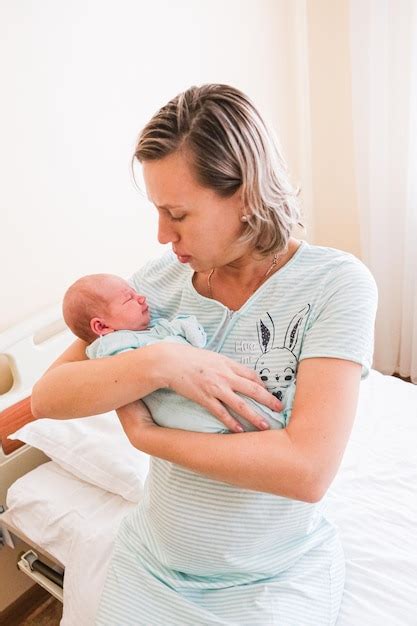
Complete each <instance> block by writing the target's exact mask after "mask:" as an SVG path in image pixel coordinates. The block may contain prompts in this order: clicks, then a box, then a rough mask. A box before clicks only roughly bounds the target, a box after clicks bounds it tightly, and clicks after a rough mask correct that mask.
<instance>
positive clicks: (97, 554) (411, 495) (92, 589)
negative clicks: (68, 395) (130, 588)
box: [8, 370, 417, 626]
mask: <svg viewBox="0 0 417 626" xmlns="http://www.w3.org/2000/svg"><path fill="white" fill-rule="evenodd" d="M35 501H36V502H38V505H40V503H41V502H42V503H43V504H42V507H41V508H39V506H38V505H36V506H35ZM8 504H9V505H10V509H9V511H8V515H9V516H10V519H11V521H12V523H14V524H15V525H18V527H19V528H20V529H21V530H22V531H23V532H24V533H25V534H26V535H28V536H29V537H31V538H33V540H34V541H37V543H40V541H39V540H40V539H41V540H42V542H43V543H41V545H43V546H44V547H45V548H47V550H48V551H49V552H51V553H52V554H54V555H56V556H57V558H59V560H61V561H62V562H63V563H64V564H65V583H64V615H63V619H62V622H61V626H73V625H74V624H83V626H93V624H94V615H95V612H96V609H97V605H98V601H99V597H100V594H101V590H102V587H103V584H104V578H105V574H106V570H107V567H108V563H109V558H110V554H111V549H112V545H113V541H114V537H115V535H116V532H117V528H118V526H119V524H120V521H121V520H122V518H123V517H124V515H126V514H127V513H128V512H129V511H130V510H131V509H132V507H134V506H135V504H134V503H132V502H128V501H126V500H124V499H123V498H121V497H120V496H117V495H114V494H110V493H107V492H104V491H102V490H101V489H99V488H98V487H94V486H93V485H89V484H88V483H83V482H82V481H80V480H79V479H77V478H75V477H72V476H71V475H70V474H68V473H67V472H66V471H65V470H63V469H61V468H60V467H58V466H56V465H55V464H54V463H47V464H45V465H44V466H40V467H39V468H36V469H35V470H33V471H32V472H30V473H29V474H27V475H26V476H24V477H22V478H21V479H19V481H17V482H16V483H15V484H14V485H13V486H12V487H11V488H10V489H9V494H8ZM42 511H43V512H42ZM45 515H46V517H45ZM327 515H328V517H329V518H330V519H332V520H333V521H334V522H335V524H336V525H337V526H338V527H339V529H340V534H341V538H342V543H343V546H344V550H345V556H346V585H345V591H344V596H343V602H342V606H341V611H340V614H339V619H338V622H337V625H338V626H356V625H357V624H364V625H366V626H380V625H381V624H384V626H416V624H417V387H416V386H413V385H410V384H407V383H404V382H403V381H401V380H398V379H396V378H393V377H390V376H383V375H382V374H380V373H378V372H376V371H374V370H373V371H372V372H371V375H370V376H369V378H368V379H367V380H365V381H363V382H362V384H361V391H360V400H359V406H358V412H357V417H356V421H355V425H354V428H353V431H352V435H351V438H350V441H349V444H348V447H347V450H346V453H345V455H344V458H343V461H342V465H341V467H340V469H339V472H338V475H337V477H336V479H335V481H334V482H333V485H332V486H331V488H330V490H329V493H328V507H327ZM34 519H35V521H36V524H37V525H38V526H39V532H38V535H37V537H36V538H35V536H33V530H32V531H31V529H33V524H34ZM31 532H32V534H31ZM138 592H139V590H138ZM132 626H133V625H132ZM297 626H298V625H297Z"/></svg>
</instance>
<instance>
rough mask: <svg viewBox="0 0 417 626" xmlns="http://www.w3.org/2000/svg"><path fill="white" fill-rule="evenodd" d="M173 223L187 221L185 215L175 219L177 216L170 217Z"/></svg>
mask: <svg viewBox="0 0 417 626" xmlns="http://www.w3.org/2000/svg"><path fill="white" fill-rule="evenodd" d="M169 217H170V219H171V221H172V222H182V221H183V220H184V219H185V215H180V216H179V217H175V215H170V216H169Z"/></svg>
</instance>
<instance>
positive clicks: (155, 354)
mask: <svg viewBox="0 0 417 626" xmlns="http://www.w3.org/2000/svg"><path fill="white" fill-rule="evenodd" d="M85 347H86V344H85V343H84V342H83V341H80V340H78V341H76V342H75V343H74V344H72V345H71V346H70V347H69V348H68V349H67V350H66V351H65V352H64V353H63V354H62V356H61V357H59V359H57V360H56V361H55V362H54V363H53V364H52V365H51V367H50V368H49V369H48V370H47V372H46V373H45V374H44V375H43V376H42V378H41V379H40V380H39V381H38V382H37V383H36V385H35V386H34V388H33V391H32V412H33V414H34V416H35V417H37V418H38V417H53V418H56V419H69V418H73V417H84V416H88V415H96V414H98V413H104V412H106V411H110V410H112V409H117V408H119V407H122V406H124V405H126V404H129V403H130V402H133V401H134V400H137V399H138V398H143V397H144V396H146V395H148V394H149V393H151V392H152V391H155V389H160V388H162V387H169V388H171V389H172V390H173V391H176V392H177V393H179V394H181V395H183V396H185V397H187V398H189V399H190V400H194V402H197V403H198V404H200V405H201V406H203V407H205V408H206V409H207V410H209V411H210V412H211V413H212V414H213V415H215V416H216V417H218V419H219V420H220V421H222V422H223V423H224V424H225V425H226V426H227V427H228V428H229V429H230V430H234V429H235V428H236V427H237V426H238V423H237V422H236V420H235V419H234V418H233V417H232V416H231V415H230V414H229V412H228V411H227V409H226V407H225V404H226V405H228V406H230V407H231V408H232V409H234V410H235V411H236V412H237V413H238V414H239V415H242V417H244V418H246V419H247V420H249V421H250V422H251V423H253V424H254V425H255V426H257V427H261V418H260V416H259V415H258V414H257V413H256V412H255V411H254V410H253V409H252V408H251V407H249V405H247V404H246V403H245V402H244V400H242V398H241V397H240V396H238V395H237V394H236V393H235V392H240V393H242V394H245V395H247V396H250V397H251V398H253V399H254V400H257V401H258V402H260V403H262V404H265V405H267V406H269V407H270V408H271V409H272V410H280V409H281V408H282V405H281V403H280V402H278V401H277V400H276V399H275V398H274V397H273V396H272V395H271V394H270V393H269V392H268V391H267V390H266V389H265V387H264V385H263V383H262V382H261V380H260V379H259V377H258V376H257V374H256V373H255V372H254V371H253V370H251V369H249V368H248V367H246V366H244V365H241V364H239V363H236V362H235V361H233V360H232V359H229V358H228V357H225V356H223V355H220V354H217V353H216V352H210V351H209V350H202V349H200V348H194V347H193V346H187V345H179V344H178V343H170V342H159V343H155V344H152V345H149V346H145V347H143V348H139V349H137V350H130V351H129V352H124V353H122V354H119V355H116V356H111V357H106V358H102V359H91V360H88V359H87V358H86V356H85Z"/></svg>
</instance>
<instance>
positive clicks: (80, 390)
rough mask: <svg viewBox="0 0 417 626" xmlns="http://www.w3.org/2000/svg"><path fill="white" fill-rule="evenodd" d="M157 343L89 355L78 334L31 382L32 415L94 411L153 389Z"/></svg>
mask: <svg viewBox="0 0 417 626" xmlns="http://www.w3.org/2000/svg"><path fill="white" fill-rule="evenodd" d="M159 345H160V344H154V345H152V346H146V347H144V348H141V349H140V350H132V351H130V352H125V353H123V354H120V355H116V356H112V357H108V358H103V359H92V360H89V359H87V357H86V355H85V348H86V346H87V344H86V343H85V342H84V341H81V340H80V339H78V340H77V341H75V342H74V343H73V344H71V346H70V347H69V348H68V349H67V350H66V351H65V352H64V353H63V354H62V355H61V356H60V357H59V358H58V359H57V360H56V361H55V362H54V363H53V364H52V365H51V366H50V367H49V369H48V370H47V371H46V372H45V374H44V375H43V376H42V378H41V379H40V380H39V381H38V382H37V383H36V384H35V386H34V387H33V390H32V413H33V415H34V416H35V417H36V418H38V417H53V418H55V419H70V418H73V417H86V416H89V415H97V414H99V413H105V412H106V411H110V410H112V409H115V408H117V407H120V406H123V405H125V404H126V403H127V402H132V401H134V400H136V399H137V398H141V397H143V396H145V395H147V394H148V393H151V392H152V391H155V389H157V388H158V387H161V386H162V382H161V378H160V374H161V373H162V372H161V371H160V367H159V363H160V361H161V354H160V352H161V350H160V347H159Z"/></svg>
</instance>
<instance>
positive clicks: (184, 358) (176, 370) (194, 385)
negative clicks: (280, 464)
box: [159, 342, 283, 432]
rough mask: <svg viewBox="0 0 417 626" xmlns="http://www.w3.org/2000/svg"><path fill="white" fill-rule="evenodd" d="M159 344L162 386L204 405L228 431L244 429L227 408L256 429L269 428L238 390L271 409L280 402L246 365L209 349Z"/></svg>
mask: <svg viewBox="0 0 417 626" xmlns="http://www.w3.org/2000/svg"><path fill="white" fill-rule="evenodd" d="M160 346H161V348H162V346H164V347H163V354H162V357H163V358H162V361H161V362H160V363H159V368H160V380H161V383H162V386H163V387H168V388H170V389H172V390H173V391H175V392H176V393H178V394H180V395H182V396H185V397H186V398H189V399H190V400H193V401H194V402H197V403H198V404H200V405H201V406H203V407H205V408H206V409H207V410H208V411H210V413H212V414H213V415H214V416H215V417H217V419H219V420H220V421H221V422H222V423H223V424H224V425H225V426H226V427H227V428H228V429H229V430H231V431H234V432H242V431H243V428H242V427H241V425H240V424H239V422H238V421H237V420H236V419H234V418H233V417H232V415H231V414H230V413H229V411H228V410H227V407H230V408H231V409H233V411H235V412H236V413H237V414H238V415H241V416H242V417H244V418H245V419H246V420H248V422H250V423H251V424H253V425H254V426H256V427H257V428H259V429H261V430H265V429H267V428H269V426H268V424H267V423H266V422H264V421H263V418H262V417H261V416H260V415H258V414H257V413H256V411H254V410H253V409H252V408H251V407H250V406H249V405H248V404H247V403H246V402H245V400H244V399H243V398H241V397H240V396H239V395H237V392H239V393H241V394H243V395H246V396H249V397H251V398H253V399H254V400H256V401H257V402H259V403H260V404H264V405H265V406H267V407H269V408H270V409H272V410H273V411H281V410H282V408H283V407H282V403H281V402H280V401H279V400H277V399H276V398H275V397H274V396H273V395H272V394H271V393H269V391H267V390H266V389H265V387H264V385H263V383H262V381H261V380H260V378H259V376H258V375H257V374H256V373H255V372H254V371H253V370H251V369H250V368H248V367H246V366H245V365H241V364H240V363H236V362H235V361H233V360H232V359H229V358H228V357H226V356H224V355H222V354H218V353H217V352H211V351H210V350H204V349H200V348H194V347H192V346H187V345H178V344H174V343H170V342H161V344H160Z"/></svg>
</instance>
